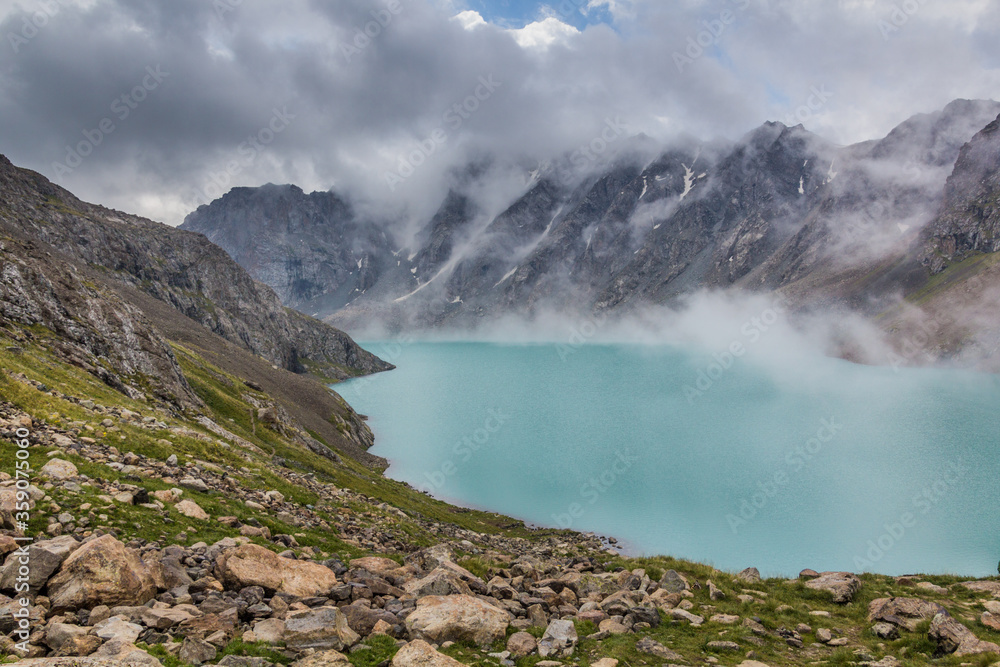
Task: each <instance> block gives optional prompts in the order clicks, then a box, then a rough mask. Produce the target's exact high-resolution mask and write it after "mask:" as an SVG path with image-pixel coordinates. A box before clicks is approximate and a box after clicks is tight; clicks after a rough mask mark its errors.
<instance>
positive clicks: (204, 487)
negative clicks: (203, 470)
mask: <svg viewBox="0 0 1000 667" xmlns="http://www.w3.org/2000/svg"><path fill="white" fill-rule="evenodd" d="M177 483H178V484H180V485H181V486H182V487H184V488H185V489H190V490H192V491H199V492H201V493H208V492H209V491H210V490H211V489H210V488H209V486H208V484H206V483H205V482H203V481H201V480H200V479H198V478H197V477H182V478H181V480H180V481H179V482H177Z"/></svg>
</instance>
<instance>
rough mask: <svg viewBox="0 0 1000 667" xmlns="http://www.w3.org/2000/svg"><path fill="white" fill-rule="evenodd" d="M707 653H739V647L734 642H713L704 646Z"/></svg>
mask: <svg viewBox="0 0 1000 667" xmlns="http://www.w3.org/2000/svg"><path fill="white" fill-rule="evenodd" d="M705 648H707V649H708V650H709V651H739V650H740V645H739V644H737V643H736V642H727V641H714V642H708V643H707V644H705Z"/></svg>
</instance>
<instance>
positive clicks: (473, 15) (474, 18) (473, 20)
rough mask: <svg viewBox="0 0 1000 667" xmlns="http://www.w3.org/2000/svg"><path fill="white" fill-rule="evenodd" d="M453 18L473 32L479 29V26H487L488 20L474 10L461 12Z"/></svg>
mask: <svg viewBox="0 0 1000 667" xmlns="http://www.w3.org/2000/svg"><path fill="white" fill-rule="evenodd" d="M452 18H453V20H454V21H457V22H458V23H459V24H460V25H461V26H462V27H463V28H465V29H466V30H472V29H474V28H478V27H479V26H483V25H486V20H485V19H483V17H482V15H481V14H480V13H479V12H477V11H474V10H472V9H468V10H466V11H464V12H459V13H458V14H456V15H455V16H454V17H452Z"/></svg>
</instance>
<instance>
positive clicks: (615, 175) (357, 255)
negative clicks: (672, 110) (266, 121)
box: [182, 100, 1000, 358]
mask: <svg viewBox="0 0 1000 667" xmlns="http://www.w3.org/2000/svg"><path fill="white" fill-rule="evenodd" d="M998 114H1000V103H997V102H994V101H987V100H975V101H970V100H956V101H955V102H952V103H951V104H949V105H948V106H946V107H945V108H944V109H942V110H940V111H937V112H934V113H930V114H920V115H917V116H914V117H912V118H910V119H908V120H906V121H905V122H903V123H902V124H900V125H899V126H898V127H896V128H895V129H893V130H892V131H891V132H890V133H889V134H888V135H887V136H886V137H884V138H882V139H879V140H874V141H868V142H864V143H860V144H856V145H852V146H836V145H833V144H831V143H829V142H827V141H825V140H824V139H822V138H821V137H819V136H817V135H815V134H813V133H811V132H809V131H807V130H806V129H805V128H804V127H803V126H801V125H799V126H796V127H788V126H786V125H784V124H782V123H774V122H768V123H765V124H764V125H762V126H760V127H759V128H757V129H756V130H754V131H752V132H750V133H748V134H747V135H746V136H744V137H742V138H741V139H740V140H738V141H734V142H722V141H715V142H699V141H696V140H693V139H682V140H678V141H676V142H674V143H672V144H671V145H669V146H660V145H656V144H655V143H654V142H652V141H651V140H650V139H649V138H647V137H644V136H639V137H632V138H629V139H628V140H626V141H623V142H621V144H622V145H621V146H620V147H619V148H618V150H616V151H615V152H614V153H613V154H611V152H609V155H608V157H607V159H605V160H603V161H600V162H595V163H592V164H589V165H587V168H586V169H584V170H581V169H579V168H578V167H579V165H577V164H576V162H578V161H574V160H573V159H572V156H563V157H561V158H559V159H556V160H553V161H551V162H549V163H545V164H538V165H532V166H531V168H527V167H525V168H523V169H522V172H521V176H522V178H523V187H521V188H520V191H519V192H518V193H517V194H516V195H515V196H513V197H512V198H511V200H510V201H507V202H504V203H503V204H502V205H501V206H499V207H497V206H496V205H495V204H492V205H491V204H488V203H484V201H483V198H482V197H481V196H478V195H477V193H480V192H483V191H489V190H491V186H492V185H494V183H492V181H491V179H492V180H498V179H499V178H501V176H499V174H507V173H509V171H510V165H502V166H498V165H496V164H495V163H494V162H493V161H491V160H490V159H489V158H484V159H483V160H480V161H478V162H476V163H475V164H470V165H469V166H468V167H467V168H466V169H464V170H461V171H460V172H456V173H454V174H453V182H452V183H451V187H450V190H449V191H448V193H447V195H446V196H445V197H444V199H443V200H442V201H441V203H440V206H439V208H438V210H437V212H436V213H435V214H434V215H433V216H432V217H431V218H430V219H429V220H426V221H425V222H424V223H422V224H421V225H420V226H419V227H418V228H417V229H416V230H413V229H408V228H406V227H405V226H403V225H401V224H399V223H398V222H397V221H393V220H391V219H389V220H385V219H376V218H373V217H371V216H370V215H369V216H367V217H366V215H365V214H363V213H359V212H358V211H359V210H364V207H359V206H356V205H354V204H353V203H352V201H351V198H350V196H349V194H348V193H338V192H334V191H329V192H313V193H311V194H306V193H305V192H303V191H302V190H301V189H299V188H298V187H296V186H293V185H283V186H279V185H271V184H269V185H266V186H263V187H259V188H235V189H233V190H232V191H230V192H229V193H227V194H226V195H225V196H223V197H221V198H220V199H218V200H216V201H214V202H212V203H211V204H208V205H204V206H201V207H199V208H198V210H196V211H194V212H193V213H191V214H190V215H189V216H188V217H187V219H186V220H185V222H184V224H183V225H182V227H183V228H184V229H187V230H191V231H197V232H201V233H203V234H205V235H206V236H207V237H208V238H209V239H210V240H211V241H212V242H214V243H216V244H218V245H219V246H220V247H222V248H223V249H224V250H226V252H228V253H229V254H230V255H231V256H232V257H233V258H234V259H235V260H236V261H237V262H239V263H240V264H241V265H242V266H243V267H244V268H246V269H247V270H248V271H249V272H250V274H251V275H253V276H254V277H255V278H257V279H258V280H260V281H262V282H264V283H266V284H268V285H270V286H271V287H272V288H274V290H275V291H276V292H277V294H278V295H279V296H280V297H281V299H282V300H283V301H284V303H285V304H286V305H289V306H291V307H293V308H296V309H299V310H302V311H303V312H308V313H311V314H313V315H315V316H317V317H320V318H324V319H326V320H327V321H330V322H334V323H338V324H340V325H342V326H345V327H348V328H350V327H359V326H360V327H364V326H368V325H370V324H371V323H372V322H380V323H383V324H385V325H387V326H388V327H389V328H390V329H395V330H401V329H406V328H413V327H417V328H435V327H441V326H454V327H465V326H471V325H475V324H477V323H481V322H482V321H488V320H490V319H492V318H495V317H499V316H503V315H510V314H515V315H521V316H526V317H532V316H535V315H537V314H539V313H543V312H550V311H556V312H573V313H579V312H593V311H598V312H601V311H603V312H614V313H625V312H632V311H635V310H638V309H641V308H643V307H645V306H648V305H652V304H671V303H673V302H675V301H676V300H677V299H679V298H682V297H684V296H685V295H688V294H691V293H693V292H696V291H699V290H705V289H727V290H729V289H738V290H747V291H773V290H781V291H782V292H784V293H785V294H787V295H789V296H790V297H791V298H792V300H793V303H795V304H796V306H797V307H798V308H803V309H816V308H830V307H839V306H844V307H849V308H852V309H854V310H858V311H860V312H862V313H863V314H865V315H866V316H868V317H871V318H878V320H877V321H878V322H879V324H880V326H884V328H885V330H886V332H887V333H888V335H889V336H890V337H895V344H896V345H897V346H898V347H902V345H903V344H904V343H905V340H903V336H902V334H903V333H905V332H907V331H908V330H909V328H908V327H909V326H910V325H909V324H907V322H908V318H909V316H908V315H907V316H906V317H903V315H902V314H901V312H902V311H901V306H903V305H905V302H904V301H902V300H901V297H907V296H911V295H913V294H915V293H917V292H919V291H921V290H926V289H927V288H928V286H930V287H937V288H940V287H942V286H944V285H947V286H950V287H953V285H952V282H953V281H952V280H940V279H938V280H935V279H934V277H935V276H937V275H939V274H941V273H943V272H946V271H947V270H948V269H949V268H950V267H954V266H955V265H956V264H960V263H961V262H962V261H963V260H970V259H971V260H974V261H973V264H974V265H975V266H974V267H968V268H970V270H968V271H965V273H966V274H969V275H966V278H969V277H971V275H973V274H975V275H978V274H980V273H981V271H982V270H985V269H987V268H989V267H990V266H992V258H987V259H989V261H984V258H985V257H986V256H987V255H989V254H990V253H994V252H996V250H997V249H998V248H997V244H998V241H997V239H998V237H997V235H996V225H997V214H996V193H997V178H998V171H997V143H998V141H997V137H996V119H997V116H998ZM577 157H578V156H577ZM492 189H493V190H494V191H495V190H499V188H498V187H492ZM990 276H992V273H990ZM990 280H992V279H991V278H990ZM931 283H936V284H934V285H932V284H931ZM990 284H992V282H991V283H990ZM931 296H934V295H933V294H922V295H921V298H923V299H924V300H925V301H926V300H927V298H929V297H931ZM932 301H933V300H932ZM946 301H947V299H946ZM928 305H933V304H928ZM901 317H902V319H900V318H901ZM904 320H905V321H904ZM991 327H993V328H995V323H994V322H988V323H978V324H977V325H976V326H975V327H973V328H972V329H970V330H965V329H963V330H962V331H949V332H947V333H945V332H941V335H940V336H937V337H936V338H937V340H936V341H935V347H936V348H937V349H936V351H935V353H934V355H935V357H937V358H940V357H943V356H950V355H954V354H957V353H958V351H959V350H960V349H963V347H964V346H965V345H967V344H978V343H977V336H978V335H979V334H980V333H983V331H981V330H982V329H985V330H986V332H987V333H988V330H989V329H990V328H991ZM987 347H988V345H987Z"/></svg>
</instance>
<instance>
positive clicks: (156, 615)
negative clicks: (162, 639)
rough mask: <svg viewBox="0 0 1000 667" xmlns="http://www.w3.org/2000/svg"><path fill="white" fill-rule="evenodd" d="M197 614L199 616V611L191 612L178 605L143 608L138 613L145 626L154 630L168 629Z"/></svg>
mask: <svg viewBox="0 0 1000 667" xmlns="http://www.w3.org/2000/svg"><path fill="white" fill-rule="evenodd" d="M197 616H201V613H200V612H198V613H197V614H195V613H191V612H190V611H188V610H186V609H182V608H180V607H173V608H171V609H144V610H143V611H142V612H141V613H140V618H141V619H142V622H143V624H145V626H146V627H147V628H153V629H154V630H169V629H170V628H172V627H174V626H177V625H180V624H181V623H183V622H184V621H188V620H191V619H192V618H195V617H197Z"/></svg>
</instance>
